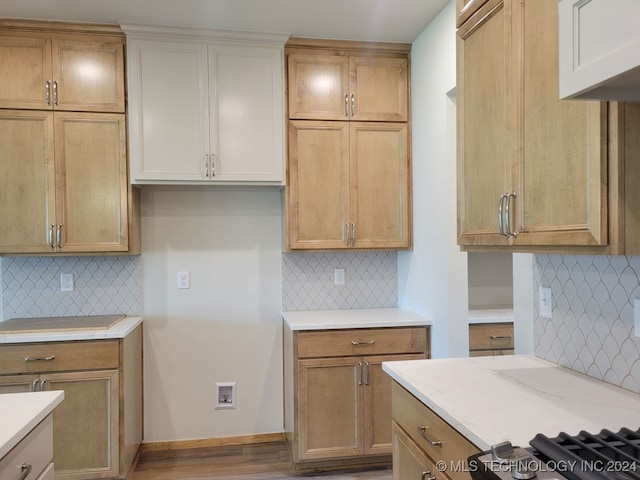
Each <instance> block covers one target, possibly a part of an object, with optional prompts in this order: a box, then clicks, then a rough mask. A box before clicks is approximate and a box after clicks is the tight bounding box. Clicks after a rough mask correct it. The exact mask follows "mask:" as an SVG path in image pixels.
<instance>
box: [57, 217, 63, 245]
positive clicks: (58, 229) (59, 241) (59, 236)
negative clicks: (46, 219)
mask: <svg viewBox="0 0 640 480" xmlns="http://www.w3.org/2000/svg"><path fill="white" fill-rule="evenodd" d="M56 243H57V244H58V248H62V224H61V223H60V224H58V228H57V229H56Z"/></svg>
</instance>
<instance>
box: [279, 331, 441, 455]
mask: <svg viewBox="0 0 640 480" xmlns="http://www.w3.org/2000/svg"><path fill="white" fill-rule="evenodd" d="M428 345H429V331H428V329H427V328H426V327H407V328H400V327H396V328H375V329H346V330H318V331H295V332H294V331H291V330H289V329H288V328H285V418H286V420H285V424H286V426H285V429H286V431H287V437H288V440H289V443H290V446H291V451H292V457H293V462H294V464H301V465H302V466H305V467H309V466H311V465H319V466H330V465H345V464H356V463H378V462H384V461H388V460H389V455H390V454H391V451H392V447H391V378H390V377H388V376H387V375H386V374H385V373H384V372H383V371H382V362H383V361H395V360H412V359H424V358H428V356H429V348H428Z"/></svg>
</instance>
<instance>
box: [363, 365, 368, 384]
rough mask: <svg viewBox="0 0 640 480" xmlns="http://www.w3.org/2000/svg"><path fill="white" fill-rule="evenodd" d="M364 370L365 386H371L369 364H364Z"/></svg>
mask: <svg viewBox="0 0 640 480" xmlns="http://www.w3.org/2000/svg"><path fill="white" fill-rule="evenodd" d="M364 368H365V373H366V376H365V377H364V384H365V385H369V362H364Z"/></svg>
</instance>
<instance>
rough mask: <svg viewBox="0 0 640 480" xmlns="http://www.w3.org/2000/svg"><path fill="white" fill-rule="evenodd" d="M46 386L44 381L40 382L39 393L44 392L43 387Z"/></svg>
mask: <svg viewBox="0 0 640 480" xmlns="http://www.w3.org/2000/svg"><path fill="white" fill-rule="evenodd" d="M46 384H47V381H46V380H42V381H41V382H40V391H41V392H44V387H45V386H46Z"/></svg>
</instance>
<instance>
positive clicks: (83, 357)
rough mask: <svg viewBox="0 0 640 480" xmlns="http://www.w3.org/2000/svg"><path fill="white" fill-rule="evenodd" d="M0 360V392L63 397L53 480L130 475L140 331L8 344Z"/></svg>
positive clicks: (138, 428)
mask: <svg viewBox="0 0 640 480" xmlns="http://www.w3.org/2000/svg"><path fill="white" fill-rule="evenodd" d="M26 358H29V359H31V360H30V361H27V360H26ZM0 359H2V362H1V364H2V370H1V371H0V393H15V392H30V391H45V390H63V391H64V392H65V399H64V401H63V402H62V403H61V404H60V405H59V406H58V407H57V408H56V410H54V412H53V432H54V443H53V459H54V463H55V478H56V480H77V479H86V480H89V479H97V478H110V479H111V478H124V477H125V476H126V475H127V472H128V470H129V468H130V467H131V465H132V462H133V459H134V457H135V455H136V453H137V450H138V447H139V445H140V444H141V442H142V326H138V327H136V328H135V329H134V330H133V331H132V332H131V333H130V334H128V335H127V336H126V337H124V338H123V339H120V340H102V341H77V342H59V343H35V344H6V345H3V346H1V347H0Z"/></svg>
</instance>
